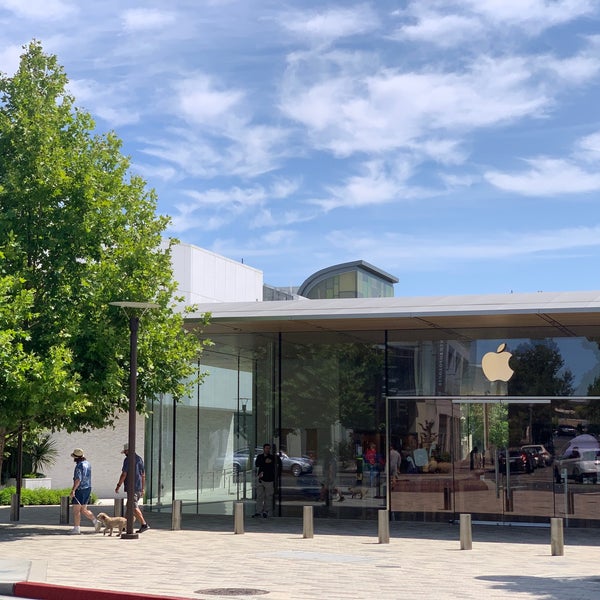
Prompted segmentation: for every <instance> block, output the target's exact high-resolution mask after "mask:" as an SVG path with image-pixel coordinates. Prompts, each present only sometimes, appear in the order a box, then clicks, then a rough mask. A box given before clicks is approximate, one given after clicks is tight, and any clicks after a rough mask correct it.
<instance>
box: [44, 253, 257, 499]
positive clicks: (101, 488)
mask: <svg viewBox="0 0 600 600" xmlns="http://www.w3.org/2000/svg"><path fill="white" fill-rule="evenodd" d="M172 265H173V275H174V278H175V280H176V281H177V282H178V289H179V292H178V295H180V296H183V297H184V298H185V300H184V302H185V304H197V303H201V302H255V301H261V300H262V288H263V273H262V271H259V270H258V269H255V268H253V267H249V266H248V265H245V264H243V263H240V262H237V261H234V260H231V259H229V258H226V257H224V256H220V255H218V254H215V253H214V252H210V251H209V250H204V249H203V248H199V247H198V246H193V245H192V244H178V245H177V246H174V247H173V249H172ZM123 335H128V334H127V332H126V331H124V332H123ZM144 428H145V420H144V417H141V416H138V420H137V428H136V433H137V436H136V450H137V453H138V454H139V455H140V456H142V458H144ZM128 432H129V426H128V417H127V414H125V415H122V416H121V418H120V419H119V421H117V424H116V427H115V428H114V429H113V428H112V427H111V428H106V429H100V430H95V431H91V432H88V433H71V434H69V433H66V432H57V433H56V434H54V436H53V437H54V439H55V440H56V442H57V444H58V450H59V456H58V459H57V461H56V464H55V465H54V466H53V467H52V468H47V469H45V470H44V473H45V474H46V475H48V476H49V477H52V488H53V489H60V488H64V487H68V486H70V485H71V483H72V481H73V467H74V463H73V459H72V458H71V452H73V449H74V448H83V450H84V452H85V455H86V458H87V459H88V460H89V461H90V462H91V464H92V484H93V490H94V492H95V493H96V494H98V496H99V497H100V498H103V499H106V498H114V497H116V496H115V493H114V490H115V485H116V483H117V481H118V479H119V474H120V472H121V465H122V462H123V455H122V454H120V452H121V450H122V448H123V444H124V443H125V442H126V441H127V439H128V435H129V434H128ZM121 496H122V497H124V494H123V493H122V494H121Z"/></svg>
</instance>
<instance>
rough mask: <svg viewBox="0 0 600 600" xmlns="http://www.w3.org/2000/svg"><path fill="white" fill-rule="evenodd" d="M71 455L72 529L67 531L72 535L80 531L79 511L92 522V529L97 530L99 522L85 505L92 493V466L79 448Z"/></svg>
mask: <svg viewBox="0 0 600 600" xmlns="http://www.w3.org/2000/svg"><path fill="white" fill-rule="evenodd" d="M71 456H72V457H73V461H74V462H75V471H74V472H73V487H72V488H71V493H70V496H71V504H72V505H73V529H71V530H70V531H69V533H70V534H73V535H79V534H80V533H81V529H80V525H81V513H83V514H84V515H85V516H86V517H87V518H88V519H89V520H90V521H91V522H92V523H93V524H94V529H95V530H96V531H98V530H99V529H100V523H99V521H98V520H97V519H96V517H95V515H94V513H93V512H92V511H91V510H89V508H88V507H87V505H88V503H89V501H90V496H91V495H92V466H91V465H90V463H89V462H88V461H87V460H86V458H85V456H84V453H83V450H82V449H81V448H75V450H73V452H71Z"/></svg>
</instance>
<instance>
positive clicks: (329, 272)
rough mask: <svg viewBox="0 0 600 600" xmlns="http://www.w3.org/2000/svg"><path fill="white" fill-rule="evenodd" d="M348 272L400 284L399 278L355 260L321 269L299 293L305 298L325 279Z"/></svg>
mask: <svg viewBox="0 0 600 600" xmlns="http://www.w3.org/2000/svg"><path fill="white" fill-rule="evenodd" d="M348 271H366V272H367V273H369V274H371V275H374V276H375V277H377V278H379V279H382V280H383V281H385V282H386V283H392V284H394V283H398V278H397V277H394V276H393V275H390V274H389V273H386V272H385V271H382V270H381V269H378V268H377V267H375V266H373V265H372V264H370V263H368V262H365V261H364V260H355V261H352V262H345V263H340V264H339V265H333V266H331V267H327V268H325V269H321V270H320V271H317V272H316V273H313V274H312V275H311V276H310V277H308V278H307V279H306V280H305V281H304V282H303V283H302V285H301V286H300V287H299V288H298V293H299V294H300V295H301V296H304V295H305V293H306V292H307V291H309V290H311V289H312V288H313V287H314V286H315V285H317V283H320V282H321V281H323V280H325V279H329V278H330V277H333V276H335V275H341V274H342V273H347V272H348Z"/></svg>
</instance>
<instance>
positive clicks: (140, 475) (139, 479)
mask: <svg viewBox="0 0 600 600" xmlns="http://www.w3.org/2000/svg"><path fill="white" fill-rule="evenodd" d="M121 454H124V455H125V459H124V460H123V466H122V467H121V476H120V477H119V481H118V483H117V487H116V488H115V493H117V494H118V493H119V488H120V487H121V485H123V483H124V484H125V492H129V481H128V477H127V473H128V469H129V444H124V445H123V450H121ZM134 483H135V487H134V488H133V490H134V491H133V498H134V504H133V514H134V516H135V517H136V518H137V520H138V521H139V522H140V523H141V525H140V528H139V529H138V530H137V533H144V531H147V530H148V529H150V525H148V523H146V519H144V515H143V514H142V510H141V508H140V505H139V500H140V498H143V497H144V490H145V489H146V471H145V469H144V461H143V460H142V457H141V456H138V455H137V454H136V455H135V482H134Z"/></svg>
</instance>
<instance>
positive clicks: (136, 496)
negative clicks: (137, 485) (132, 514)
mask: <svg viewBox="0 0 600 600" xmlns="http://www.w3.org/2000/svg"><path fill="white" fill-rule="evenodd" d="M141 497H142V492H134V494H133V506H135V507H136V508H139V507H140V506H139V501H140V498H141ZM125 506H127V504H125Z"/></svg>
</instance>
